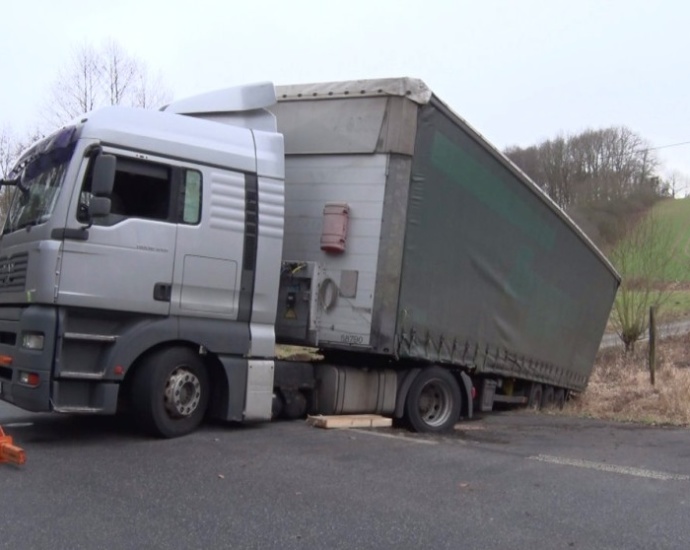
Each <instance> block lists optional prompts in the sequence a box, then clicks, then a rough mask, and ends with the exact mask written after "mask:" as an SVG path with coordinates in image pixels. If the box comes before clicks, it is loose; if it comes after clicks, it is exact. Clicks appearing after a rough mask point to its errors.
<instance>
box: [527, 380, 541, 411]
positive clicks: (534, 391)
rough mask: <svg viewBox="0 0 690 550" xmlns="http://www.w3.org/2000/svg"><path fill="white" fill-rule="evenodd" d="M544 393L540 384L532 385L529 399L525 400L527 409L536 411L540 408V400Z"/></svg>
mask: <svg viewBox="0 0 690 550" xmlns="http://www.w3.org/2000/svg"><path fill="white" fill-rule="evenodd" d="M543 395H544V391H543V389H542V387H541V384H537V383H533V384H532V387H531V388H530V392H529V399H527V408H528V409H532V410H534V411H538V410H539V409H540V408H541V399H542V396H543Z"/></svg>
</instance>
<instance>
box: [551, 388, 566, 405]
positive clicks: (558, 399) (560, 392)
mask: <svg viewBox="0 0 690 550" xmlns="http://www.w3.org/2000/svg"><path fill="white" fill-rule="evenodd" d="M553 399H554V406H555V407H556V408H557V409H558V410H559V411H562V410H563V407H565V390H564V389H563V388H557V389H556V393H554V398H553Z"/></svg>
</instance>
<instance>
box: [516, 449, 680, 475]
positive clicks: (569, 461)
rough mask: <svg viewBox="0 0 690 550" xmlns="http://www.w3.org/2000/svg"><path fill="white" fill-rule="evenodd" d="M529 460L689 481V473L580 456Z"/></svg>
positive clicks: (537, 457) (539, 456)
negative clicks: (677, 472)
mask: <svg viewBox="0 0 690 550" xmlns="http://www.w3.org/2000/svg"><path fill="white" fill-rule="evenodd" d="M527 458H528V460H538V461H540V462H548V463H550V464H560V465H562V466H575V467H576V468H588V469H590V470H599V471H601V472H611V473H614V474H625V475H629V476H635V477H646V478H649V479H660V480H663V481H670V480H674V481H688V480H690V476H689V475H683V474H670V473H668V472H658V471H655V470H646V469H643V468H632V467H630V466H617V465H615V464H607V463H606V462H592V461H590V460H580V459H578V458H564V457H560V456H549V455H536V456H530V457H527Z"/></svg>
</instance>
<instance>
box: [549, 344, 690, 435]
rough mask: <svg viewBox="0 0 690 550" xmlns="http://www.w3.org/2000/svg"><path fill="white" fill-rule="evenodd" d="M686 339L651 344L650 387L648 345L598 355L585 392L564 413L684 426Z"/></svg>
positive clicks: (689, 387) (687, 418) (689, 368)
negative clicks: (653, 360)
mask: <svg viewBox="0 0 690 550" xmlns="http://www.w3.org/2000/svg"><path fill="white" fill-rule="evenodd" d="M688 346H690V335H683V336H674V337H670V338H667V339H664V340H663V341H661V342H660V343H658V344H657V370H656V384H655V385H654V386H652V385H651V384H650V378H649V369H648V356H649V355H648V354H649V351H648V346H647V344H646V343H644V344H642V343H639V344H638V345H637V349H636V350H635V351H634V352H632V353H628V354H626V353H625V352H624V351H623V350H622V349H619V348H615V349H608V350H604V351H601V352H599V355H598V356H597V359H596V362H595V367H594V371H593V373H592V376H591V378H590V381H589V385H588V386H587V389H586V390H585V391H584V392H583V393H581V394H579V395H577V396H574V398H573V399H571V400H570V401H569V402H568V403H567V404H566V407H565V409H564V410H563V413H564V414H568V415H576V416H586V417H591V418H600V419H606V420H617V421H625V422H641V423H645V424H662V425H675V426H688V425H690V358H689V357H688V355H687V349H688Z"/></svg>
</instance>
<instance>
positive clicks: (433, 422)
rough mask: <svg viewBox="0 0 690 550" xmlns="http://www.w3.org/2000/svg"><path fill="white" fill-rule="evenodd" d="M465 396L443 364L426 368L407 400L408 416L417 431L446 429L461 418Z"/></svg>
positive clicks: (440, 430) (410, 425)
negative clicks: (463, 397)
mask: <svg viewBox="0 0 690 550" xmlns="http://www.w3.org/2000/svg"><path fill="white" fill-rule="evenodd" d="M461 405H462V395H461V394H460V387H459V386H458V382H457V380H456V379H455V377H454V376H453V375H452V374H451V373H450V372H449V371H447V370H446V369H443V368H441V367H430V368H428V369H424V370H422V371H421V372H420V373H419V374H418V375H417V377H416V378H415V379H414V381H413V382H412V385H411V386H410V390H409V391H408V392H407V398H406V399H405V418H406V420H407V423H408V425H409V427H410V428H411V429H412V430H413V431H415V432H443V431H447V430H449V429H451V428H452V427H453V426H454V425H455V423H456V422H457V421H458V419H459V418H460V408H461Z"/></svg>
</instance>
